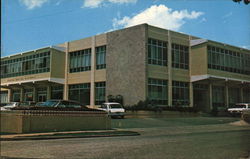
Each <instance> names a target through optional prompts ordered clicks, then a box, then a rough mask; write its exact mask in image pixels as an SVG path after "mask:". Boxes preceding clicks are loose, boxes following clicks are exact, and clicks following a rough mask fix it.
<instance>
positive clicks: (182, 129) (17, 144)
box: [1, 117, 250, 159]
mask: <svg viewBox="0 0 250 159" xmlns="http://www.w3.org/2000/svg"><path fill="white" fill-rule="evenodd" d="M237 120H239V119H237V118H212V117H192V118H144V119H112V126H113V128H117V129H125V130H130V131H136V132H139V133H140V135H139V136H124V137H100V138H75V139H57V140H27V141H3V142H1V156H3V157H2V158H8V157H15V158H74V159H75V158H94V159H111V158H112V159H116V158H117V159H121V158H129V159H131V158H134V159H141V158H143V159H144V158H149V159H210V158H212V159H239V158H247V157H248V156H249V153H250V140H249V139H250V127H249V126H234V125H231V124H229V123H230V122H235V121H237Z"/></svg>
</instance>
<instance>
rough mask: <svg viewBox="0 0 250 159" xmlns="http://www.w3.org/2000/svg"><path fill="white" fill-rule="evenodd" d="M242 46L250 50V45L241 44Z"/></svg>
mask: <svg viewBox="0 0 250 159" xmlns="http://www.w3.org/2000/svg"><path fill="white" fill-rule="evenodd" d="M241 47H242V48H244V49H248V50H250V45H247V46H246V45H243V46H241Z"/></svg>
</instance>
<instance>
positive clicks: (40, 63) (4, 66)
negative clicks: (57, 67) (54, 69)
mask: <svg viewBox="0 0 250 159" xmlns="http://www.w3.org/2000/svg"><path fill="white" fill-rule="evenodd" d="M49 71H50V52H49V51H48V52H42V53H37V54H34V55H29V56H24V57H21V58H16V59H12V60H6V61H1V78H9V77H16V76H23V75H29V74H36V73H43V72H49Z"/></svg>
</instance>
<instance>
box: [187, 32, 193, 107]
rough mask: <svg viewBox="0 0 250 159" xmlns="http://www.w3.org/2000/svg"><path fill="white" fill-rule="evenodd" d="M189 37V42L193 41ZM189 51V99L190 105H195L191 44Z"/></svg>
mask: <svg viewBox="0 0 250 159" xmlns="http://www.w3.org/2000/svg"><path fill="white" fill-rule="evenodd" d="M188 39H189V43H190V42H191V40H192V37H191V36H189V37H188ZM188 52H189V58H188V59H189V65H188V73H189V77H190V83H189V101H190V104H189V106H190V107H193V106H194V92H193V90H194V88H193V83H192V82H191V76H192V73H191V67H190V64H191V60H192V59H191V57H192V56H191V44H189V47H188Z"/></svg>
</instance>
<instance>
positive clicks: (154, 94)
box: [148, 78, 168, 106]
mask: <svg viewBox="0 0 250 159" xmlns="http://www.w3.org/2000/svg"><path fill="white" fill-rule="evenodd" d="M148 98H149V100H150V101H151V102H152V104H156V105H165V106H166V105H167V104H168V88H167V80H162V79H153V78H149V79H148Z"/></svg>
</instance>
